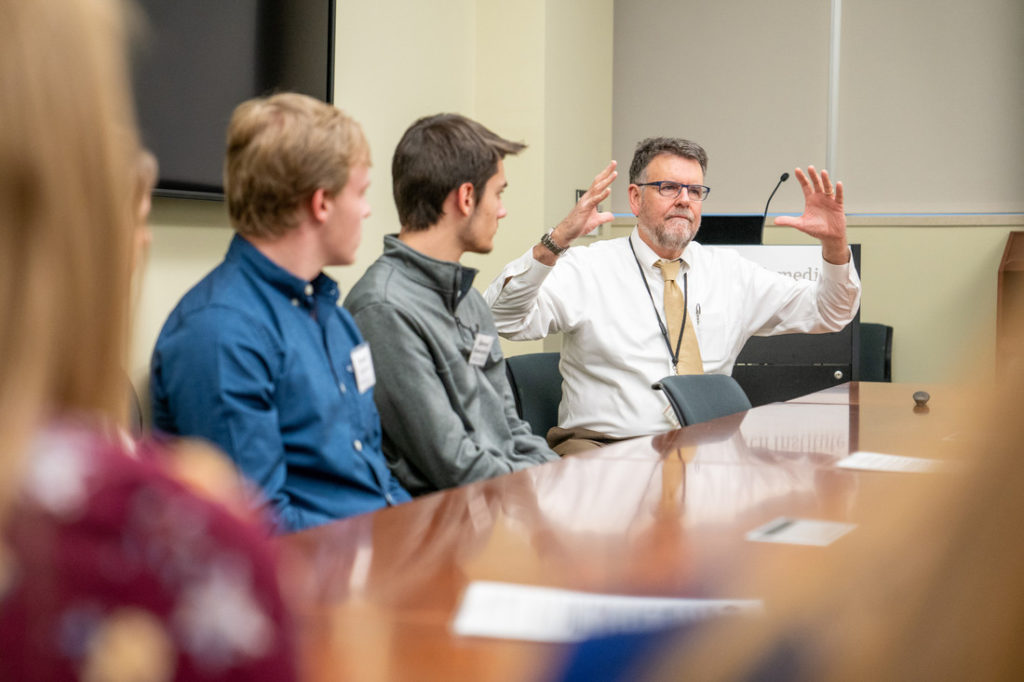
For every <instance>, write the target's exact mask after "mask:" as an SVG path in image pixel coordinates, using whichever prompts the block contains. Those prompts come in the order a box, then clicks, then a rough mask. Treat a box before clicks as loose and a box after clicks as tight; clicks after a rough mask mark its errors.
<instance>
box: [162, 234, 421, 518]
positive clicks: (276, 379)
mask: <svg viewBox="0 0 1024 682" xmlns="http://www.w3.org/2000/svg"><path fill="white" fill-rule="evenodd" d="M361 343H363V338H362V336H361V335H360V333H359V330H358V329H357V328H356V325H355V322H353V320H352V317H351V316H350V315H349V314H348V312H347V311H346V310H344V309H343V308H340V307H338V285H337V283H336V282H335V281H334V280H332V279H331V278H330V277H328V276H327V275H324V274H323V273H321V274H320V275H318V276H317V278H316V279H314V280H313V281H312V282H306V281H304V280H302V279H299V278H298V277H295V276H294V275H292V274H291V273H289V272H287V271H286V270H284V269H283V268H281V267H279V266H277V265H275V264H274V263H273V262H271V261H270V260H269V259H268V258H266V256H264V255H263V254H261V253H260V252H259V251H258V250H257V249H256V248H255V247H254V246H252V244H250V243H249V242H248V241H246V240H245V239H244V238H242V237H240V236H238V235H236V236H235V238H234V239H233V240H232V242H231V246H230V248H229V249H228V253H227V256H226V257H225V259H224V262H223V263H221V264H220V265H219V266H217V268H216V269H214V270H213V271H212V272H211V273H210V274H208V275H207V276H206V277H205V278H204V279H203V280H202V281H201V282H199V283H198V284H197V285H196V286H195V287H193V288H192V290H191V291H189V292H188V293H187V294H186V295H185V297H184V298H182V300H181V302H180V303H178V305H177V307H176V308H175V309H174V311H173V312H172V313H171V315H170V317H169V318H168V319H167V322H166V323H165V324H164V327H163V330H162V331H161V332H160V336H159V338H158V339H157V343H156V348H155V350H154V351H153V361H152V365H151V377H150V391H151V394H152V399H153V419H154V424H155V426H156V427H157V428H158V429H160V430H162V431H165V432H168V433H171V434H178V435H184V436H199V437H202V438H206V439H208V440H210V441H212V442H214V443H216V444H217V445H218V446H219V447H221V448H222V449H223V450H224V451H225V452H227V453H228V455H230V456H231V458H232V459H233V460H234V461H235V463H236V464H237V465H238V467H239V468H240V469H241V471H242V472H243V473H244V474H245V475H246V476H247V477H248V478H250V479H251V480H252V481H254V482H256V483H257V484H258V485H259V486H260V487H261V488H262V489H263V491H264V493H265V495H266V497H267V499H268V500H269V502H270V504H271V506H272V507H273V510H274V511H275V512H276V516H277V521H278V523H279V527H280V529H281V530H283V531H295V530H300V529H302V528H308V527H310V526H314V525H317V524H321V523H325V522H327V521H330V520H333V519H337V518H341V517H345V516H351V515H353V514H359V513H362V512H366V511H370V510H373V509H378V508H380V507H384V506H386V505H389V504H397V503H399V502H404V501H406V500H408V499H410V498H409V494H408V493H407V492H406V491H405V490H404V489H403V488H402V487H401V485H400V484H399V483H398V482H397V480H396V479H395V478H394V477H393V476H392V475H391V472H390V471H389V470H388V466H387V463H386V461H385V460H384V456H383V455H382V454H381V430H380V418H379V416H378V414H377V408H376V407H375V405H374V402H373V389H372V388H371V389H368V390H366V391H365V392H363V393H360V392H359V389H358V387H357V384H356V377H355V372H354V369H353V362H352V357H351V355H352V351H353V349H354V348H356V347H357V346H358V345H359V344H361Z"/></svg>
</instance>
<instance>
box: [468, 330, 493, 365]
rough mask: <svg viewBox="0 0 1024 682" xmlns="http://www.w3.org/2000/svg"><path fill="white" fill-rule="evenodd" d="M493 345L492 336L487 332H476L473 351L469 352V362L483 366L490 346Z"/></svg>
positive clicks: (489, 352) (489, 351)
mask: <svg viewBox="0 0 1024 682" xmlns="http://www.w3.org/2000/svg"><path fill="white" fill-rule="evenodd" d="M493 345H494V337H493V336H491V335H489V334H477V335H476V338H475V339H473V352H471V353H470V354H469V364H471V365H473V366H474V367H483V366H484V363H485V362H487V357H488V356H489V355H490V354H491V346H493Z"/></svg>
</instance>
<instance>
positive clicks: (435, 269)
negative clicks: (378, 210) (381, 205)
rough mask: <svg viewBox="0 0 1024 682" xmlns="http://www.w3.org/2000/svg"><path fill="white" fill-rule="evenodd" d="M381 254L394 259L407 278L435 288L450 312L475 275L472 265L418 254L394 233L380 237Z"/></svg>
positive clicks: (464, 294) (468, 288)
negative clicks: (382, 245)
mask: <svg viewBox="0 0 1024 682" xmlns="http://www.w3.org/2000/svg"><path fill="white" fill-rule="evenodd" d="M382 257H383V258H387V259H391V260H395V261H398V262H399V263H400V264H401V266H402V267H403V273H404V274H405V275H406V276H407V277H408V278H409V279H411V280H412V281H414V282H416V283H417V284H420V285H422V286H424V287H427V288H429V289H433V290H434V291H437V292H438V293H439V294H440V295H441V297H442V298H443V299H444V300H445V303H446V304H447V305H448V306H449V307H450V308H451V310H452V311H453V312H454V310H455V309H456V308H457V307H458V306H459V303H461V302H462V299H463V298H465V297H466V294H468V293H469V290H470V289H471V288H472V286H473V280H474V279H475V278H476V275H477V270H475V269H474V268H467V267H466V266H464V265H462V264H460V263H454V262H452V261H445V260H438V259H437V258H431V257H430V256H427V255H426V254H423V253H420V252H419V251H417V250H416V249H414V248H412V247H411V246H409V245H408V244H406V243H405V242H403V241H402V240H401V239H399V238H398V235H397V234H389V235H386V236H385V237H384V255H383V256H382Z"/></svg>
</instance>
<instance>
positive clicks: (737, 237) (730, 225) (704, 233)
mask: <svg viewBox="0 0 1024 682" xmlns="http://www.w3.org/2000/svg"><path fill="white" fill-rule="evenodd" d="M763 223H764V219H763V217H762V216H761V214H760V213H758V214H748V213H735V214H710V215H708V214H705V215H702V216H701V218H700V230H699V231H698V232H697V241H698V242H700V243H701V244H760V243H761V226H762V224H763Z"/></svg>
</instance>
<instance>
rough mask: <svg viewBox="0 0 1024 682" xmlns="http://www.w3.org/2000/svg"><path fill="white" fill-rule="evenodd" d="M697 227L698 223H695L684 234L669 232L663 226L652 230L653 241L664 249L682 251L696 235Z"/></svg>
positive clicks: (698, 227)
mask: <svg viewBox="0 0 1024 682" xmlns="http://www.w3.org/2000/svg"><path fill="white" fill-rule="evenodd" d="M699 229H700V224H697V225H695V226H694V228H693V230H692V231H691V232H690V233H689V234H685V235H683V234H680V235H675V234H670V233H669V231H668V230H666V229H664V228H662V229H660V230H654V231H653V232H654V235H653V236H654V242H655V243H656V244H657V245H658V246H659V247H660V248H662V249H664V250H665V251H671V252H675V251H682V250H683V249H685V248H686V247H687V246H688V245H689V243H690V242H691V241H693V238H694V237H696V236H697V230H699Z"/></svg>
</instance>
